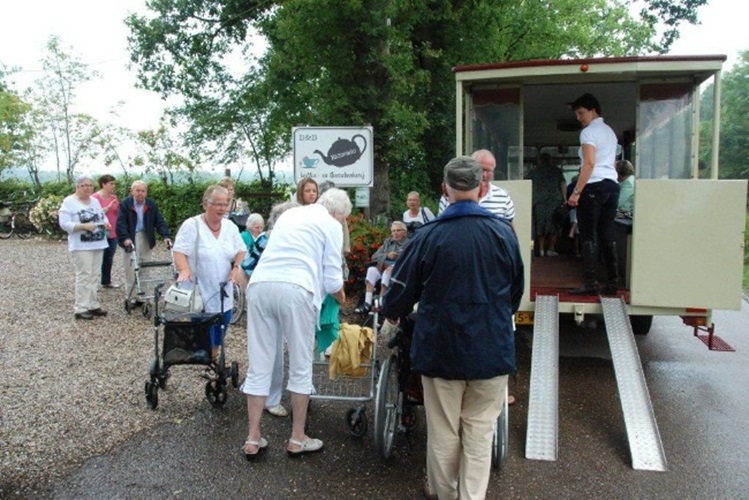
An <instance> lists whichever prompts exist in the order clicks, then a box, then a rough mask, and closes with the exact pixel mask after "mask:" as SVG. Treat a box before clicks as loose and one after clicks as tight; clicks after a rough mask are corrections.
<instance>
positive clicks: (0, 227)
mask: <svg viewBox="0 0 749 500" xmlns="http://www.w3.org/2000/svg"><path fill="white" fill-rule="evenodd" d="M12 220H13V217H12V216H10V217H8V220H6V221H5V222H0V240H7V239H8V238H10V237H11V236H12V235H13V222H12Z"/></svg>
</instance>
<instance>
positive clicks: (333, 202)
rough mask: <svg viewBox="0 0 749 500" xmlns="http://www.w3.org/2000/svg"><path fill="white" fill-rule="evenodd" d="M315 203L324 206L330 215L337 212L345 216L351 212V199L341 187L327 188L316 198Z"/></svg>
mask: <svg viewBox="0 0 749 500" xmlns="http://www.w3.org/2000/svg"><path fill="white" fill-rule="evenodd" d="M317 203H319V204H320V205H322V206H324V207H325V208H326V209H327V210H328V213H329V214H330V215H333V214H336V213H339V214H341V215H342V216H343V217H344V218H346V217H348V216H349V215H350V214H351V200H349V197H348V195H347V194H346V191H344V190H342V189H338V188H330V189H328V190H327V191H325V193H323V195H322V196H320V198H318V200H317Z"/></svg>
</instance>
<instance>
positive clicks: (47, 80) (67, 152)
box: [31, 36, 101, 182]
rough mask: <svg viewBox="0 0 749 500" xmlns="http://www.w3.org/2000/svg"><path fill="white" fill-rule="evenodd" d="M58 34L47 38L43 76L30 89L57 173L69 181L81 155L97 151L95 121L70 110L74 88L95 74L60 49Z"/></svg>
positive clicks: (99, 130) (76, 58) (74, 57)
mask: <svg viewBox="0 0 749 500" xmlns="http://www.w3.org/2000/svg"><path fill="white" fill-rule="evenodd" d="M61 45H62V42H61V40H60V38H59V37H56V36H52V37H50V39H49V41H48V42H47V53H46V55H45V56H44V58H43V59H42V68H43V69H44V76H42V78H40V79H39V80H37V82H36V84H37V86H36V90H35V92H32V94H31V95H32V96H33V97H32V99H33V102H34V106H35V107H37V108H38V109H39V110H40V113H41V118H43V119H44V121H43V123H42V124H41V126H42V129H43V132H42V131H41V130H40V131H39V132H40V133H43V134H44V135H45V139H46V140H48V141H49V143H50V144H51V146H52V153H53V154H54V157H55V163H56V165H57V171H58V175H59V174H60V173H61V172H64V173H65V176H66V177H67V179H68V180H69V181H71V182H72V181H73V177H74V173H75V169H76V167H77V166H78V164H79V163H80V161H81V160H82V159H84V158H93V157H95V156H96V155H97V154H98V153H99V151H100V150H99V149H98V147H99V142H98V141H97V139H98V136H99V134H100V132H101V129H100V126H99V124H98V122H97V121H96V120H95V119H94V118H93V117H91V116H89V115H85V114H78V113H74V112H73V110H72V107H73V103H74V101H75V92H76V90H77V88H78V87H79V86H80V85H81V84H82V83H84V82H86V81H89V80H90V79H92V78H94V77H96V76H98V75H97V74H96V72H92V71H89V70H88V66H87V65H86V64H85V63H83V62H81V61H80V59H79V58H78V57H76V56H74V55H71V54H70V53H69V52H67V51H65V50H63V48H62V47H61Z"/></svg>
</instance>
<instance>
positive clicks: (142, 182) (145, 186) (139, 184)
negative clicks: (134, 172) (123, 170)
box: [130, 179, 148, 189]
mask: <svg viewBox="0 0 749 500" xmlns="http://www.w3.org/2000/svg"><path fill="white" fill-rule="evenodd" d="M135 186H143V187H144V188H146V189H148V184H146V181H142V180H140V179H139V180H137V181H133V183H132V184H130V189H133V188H134V187H135Z"/></svg>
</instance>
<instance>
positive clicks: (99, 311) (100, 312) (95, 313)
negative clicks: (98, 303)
mask: <svg viewBox="0 0 749 500" xmlns="http://www.w3.org/2000/svg"><path fill="white" fill-rule="evenodd" d="M88 313H89V314H90V315H91V316H106V315H107V311H105V310H104V309H102V308H101V307H97V308H96V309H89V310H88Z"/></svg>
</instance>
